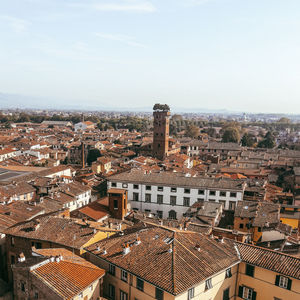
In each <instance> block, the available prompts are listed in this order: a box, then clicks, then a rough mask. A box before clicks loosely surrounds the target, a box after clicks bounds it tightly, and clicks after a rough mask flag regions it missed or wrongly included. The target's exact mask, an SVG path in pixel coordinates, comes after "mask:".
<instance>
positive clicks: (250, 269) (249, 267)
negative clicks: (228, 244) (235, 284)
mask: <svg viewBox="0 0 300 300" xmlns="http://www.w3.org/2000/svg"><path fill="white" fill-rule="evenodd" d="M246 275H248V276H251V277H254V266H252V265H248V264H246Z"/></svg>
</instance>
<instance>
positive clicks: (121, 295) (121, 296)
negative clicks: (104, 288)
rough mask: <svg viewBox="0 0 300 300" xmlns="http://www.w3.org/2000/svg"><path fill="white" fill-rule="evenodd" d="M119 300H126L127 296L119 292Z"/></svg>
mask: <svg viewBox="0 0 300 300" xmlns="http://www.w3.org/2000/svg"><path fill="white" fill-rule="evenodd" d="M120 300H128V294H127V293H125V292H124V291H122V290H120Z"/></svg>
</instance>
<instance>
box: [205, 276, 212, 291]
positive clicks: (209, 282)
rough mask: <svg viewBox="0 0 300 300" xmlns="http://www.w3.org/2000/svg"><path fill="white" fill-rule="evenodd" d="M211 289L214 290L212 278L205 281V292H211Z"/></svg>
mask: <svg viewBox="0 0 300 300" xmlns="http://www.w3.org/2000/svg"><path fill="white" fill-rule="evenodd" d="M211 288H212V282H211V278H209V279H207V280H206V281H205V290H209V289H211Z"/></svg>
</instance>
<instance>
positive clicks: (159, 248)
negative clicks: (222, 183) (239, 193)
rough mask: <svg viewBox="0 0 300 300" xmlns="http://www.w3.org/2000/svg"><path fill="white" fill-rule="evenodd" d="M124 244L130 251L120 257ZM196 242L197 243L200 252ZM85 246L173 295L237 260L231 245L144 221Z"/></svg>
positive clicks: (195, 233) (198, 234)
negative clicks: (197, 247) (136, 242)
mask: <svg viewBox="0 0 300 300" xmlns="http://www.w3.org/2000/svg"><path fill="white" fill-rule="evenodd" d="M137 235H138V237H139V239H140V241H141V243H140V244H139V245H136V244H135V243H134V242H135V240H136V237H137ZM126 243H129V245H130V252H129V253H128V254H127V255H125V256H124V255H123V253H122V249H123V247H122V245H123V244H126ZM196 245H200V248H201V250H200V251H198V250H197V249H196V247H195V246H196ZM97 246H100V248H101V249H103V248H105V249H106V251H107V254H103V252H102V251H100V252H99V251H98V250H97ZM170 248H171V249H172V251H171V253H170V252H169V251H168V250H169V249H170ZM86 249H87V250H88V251H90V252H92V253H93V254H95V255H97V256H98V257H100V258H102V259H104V260H107V261H109V262H110V263H112V264H114V265H117V266H119V267H120V268H122V269H124V270H127V271H129V272H130V273H132V274H135V275H136V276H139V277H140V278H142V279H144V280H146V281H148V282H150V283H152V284H153V285H155V286H158V287H159V288H161V289H163V290H165V291H167V292H169V293H171V294H173V295H178V294H180V293H182V292H184V291H186V290H187V289H189V288H190V287H192V286H194V285H196V284H198V283H200V282H202V281H204V280H205V279H207V278H209V277H211V276H213V275H214V274H216V273H218V272H220V271H222V270H225V269H226V268H228V267H230V266H232V265H233V264H235V263H238V262H239V261H240V260H239V258H238V254H237V252H236V251H234V250H233V248H232V245H229V244H226V243H222V244H221V243H219V242H216V241H214V240H211V239H210V238H208V237H206V236H204V235H202V234H200V233H198V232H191V231H181V230H176V229H174V230H170V229H167V228H165V227H161V226H155V225H150V224H145V223H142V224H139V225H136V226H134V227H131V228H128V229H126V230H125V231H124V235H119V234H116V235H114V236H112V237H110V238H109V239H105V240H102V241H100V242H97V243H95V244H93V245H91V246H89V247H87V248H86Z"/></svg>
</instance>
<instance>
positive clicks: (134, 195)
mask: <svg viewBox="0 0 300 300" xmlns="http://www.w3.org/2000/svg"><path fill="white" fill-rule="evenodd" d="M132 195H133V201H139V193H133V194H132Z"/></svg>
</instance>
